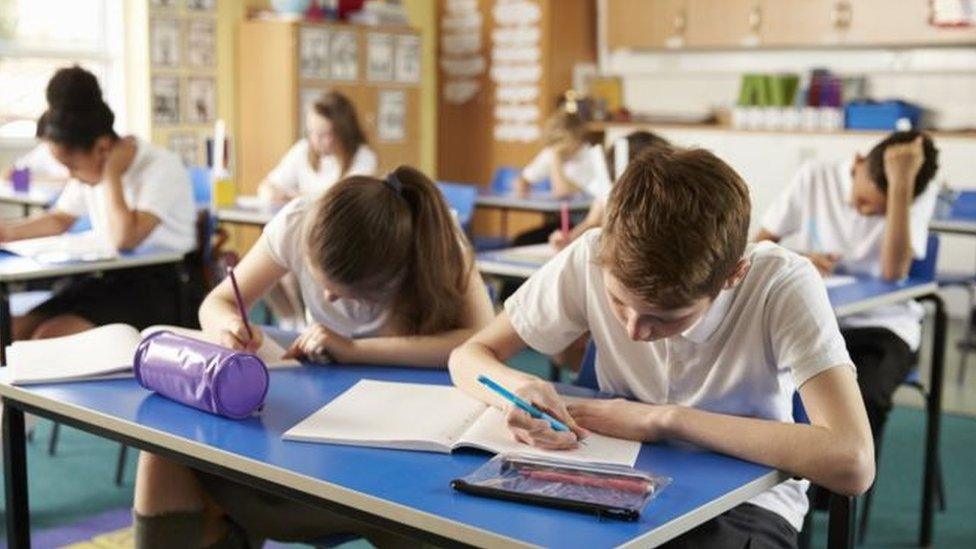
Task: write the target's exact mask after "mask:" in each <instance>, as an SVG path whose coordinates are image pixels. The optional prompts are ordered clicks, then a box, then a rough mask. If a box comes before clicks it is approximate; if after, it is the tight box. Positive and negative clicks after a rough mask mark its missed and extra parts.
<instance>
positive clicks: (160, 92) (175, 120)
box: [151, 76, 180, 124]
mask: <svg viewBox="0 0 976 549" xmlns="http://www.w3.org/2000/svg"><path fill="white" fill-rule="evenodd" d="M151 88H152V118H153V122H154V123H156V124H179V122H180V80H179V78H176V77H174V76H157V77H155V78H153V79H152V84H151Z"/></svg>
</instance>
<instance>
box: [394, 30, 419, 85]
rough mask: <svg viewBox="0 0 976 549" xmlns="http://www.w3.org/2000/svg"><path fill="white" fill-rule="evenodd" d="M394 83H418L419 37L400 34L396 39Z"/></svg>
mask: <svg viewBox="0 0 976 549" xmlns="http://www.w3.org/2000/svg"><path fill="white" fill-rule="evenodd" d="M395 64H396V81H397V82H404V83H407V84H417V83H419V82H420V37H419V36H414V35H412V34H401V35H398V36H397V37H396V63H395Z"/></svg>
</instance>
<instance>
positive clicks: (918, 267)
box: [908, 233, 939, 280]
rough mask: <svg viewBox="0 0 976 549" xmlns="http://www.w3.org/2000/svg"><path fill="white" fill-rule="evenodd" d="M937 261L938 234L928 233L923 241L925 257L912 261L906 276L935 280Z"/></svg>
mask: <svg viewBox="0 0 976 549" xmlns="http://www.w3.org/2000/svg"><path fill="white" fill-rule="evenodd" d="M938 262H939V235H937V234H934V233H931V234H929V238H928V241H926V243H925V258H924V259H916V260H915V261H912V266H911V268H910V269H909V270H908V276H910V277H912V278H922V279H927V280H935V269H936V266H937V264H938Z"/></svg>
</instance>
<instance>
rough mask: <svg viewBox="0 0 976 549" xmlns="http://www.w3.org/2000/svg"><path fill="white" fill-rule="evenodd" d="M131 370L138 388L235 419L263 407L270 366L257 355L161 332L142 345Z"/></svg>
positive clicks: (151, 336) (143, 341) (140, 344)
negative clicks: (138, 385) (139, 386)
mask: <svg viewBox="0 0 976 549" xmlns="http://www.w3.org/2000/svg"><path fill="white" fill-rule="evenodd" d="M132 369H133V371H134V373H135V377H136V381H138V382H139V384H140V385H142V386H143V387H145V388H146V389H149V390H150V391H154V392H156V393H159V394H160V395H162V396H165V397H167V398H170V399H173V400H175V401H177V402H180V403H183V404H186V405H187V406H192V407H194V408H197V409H200V410H203V411H205V412H210V413H212V414H217V415H220V416H224V417H229V418H233V419H242V418H245V417H248V416H250V415H251V414H253V413H255V412H257V411H258V410H260V409H261V406H262V405H263V404H264V398H265V396H266V395H267V393H268V381H269V378H268V368H267V366H265V364H264V362H262V361H261V359H260V358H258V357H257V356H255V355H253V354H250V353H243V352H240V351H234V350H232V349H228V348H226V347H221V346H220V345H214V344H212V343H207V342H205V341H200V340H197V339H193V338H190V337H186V336H181V335H177V334H174V333H173V332H169V331H166V330H161V331H158V332H154V333H152V334H150V335H148V336H146V338H145V339H143V340H142V342H141V343H139V347H137V348H136V353H135V357H134V358H133V360H132Z"/></svg>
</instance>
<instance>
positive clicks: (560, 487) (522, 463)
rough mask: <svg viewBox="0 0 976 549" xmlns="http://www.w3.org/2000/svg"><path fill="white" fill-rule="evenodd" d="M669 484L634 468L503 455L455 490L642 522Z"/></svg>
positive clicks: (460, 480) (460, 481)
mask: <svg viewBox="0 0 976 549" xmlns="http://www.w3.org/2000/svg"><path fill="white" fill-rule="evenodd" d="M670 483H671V479H670V478H668V477H661V476H654V475H650V474H647V473H644V472H642V471H638V470H636V469H634V468H633V467H624V466H617V465H597V464H591V463H576V462H570V461H563V460H556V459H548V458H540V457H536V456H528V455H523V454H499V455H497V456H495V457H494V458H492V459H491V460H489V461H488V462H487V463H485V464H484V465H482V466H481V467H479V468H478V469H477V470H476V471H474V472H473V473H471V474H470V475H467V476H465V477H462V478H458V479H454V480H453V481H451V486H452V487H453V488H454V489H455V490H459V491H461V492H465V493H468V494H473V495H477V496H485V497H492V498H498V499H506V500H510V501H521V502H526V503H532V504H536V505H543V506H547V507H557V508H560V509H569V510H573V511H580V512H585V513H594V514H596V515H598V516H600V517H609V518H617V519H622V520H637V519H638V517H640V514H641V511H642V510H643V509H644V507H645V506H646V505H647V503H648V502H649V501H651V500H652V499H654V498H655V497H656V496H657V494H658V492H660V491H661V490H662V489H664V487H666V486H667V485H668V484H670Z"/></svg>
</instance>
